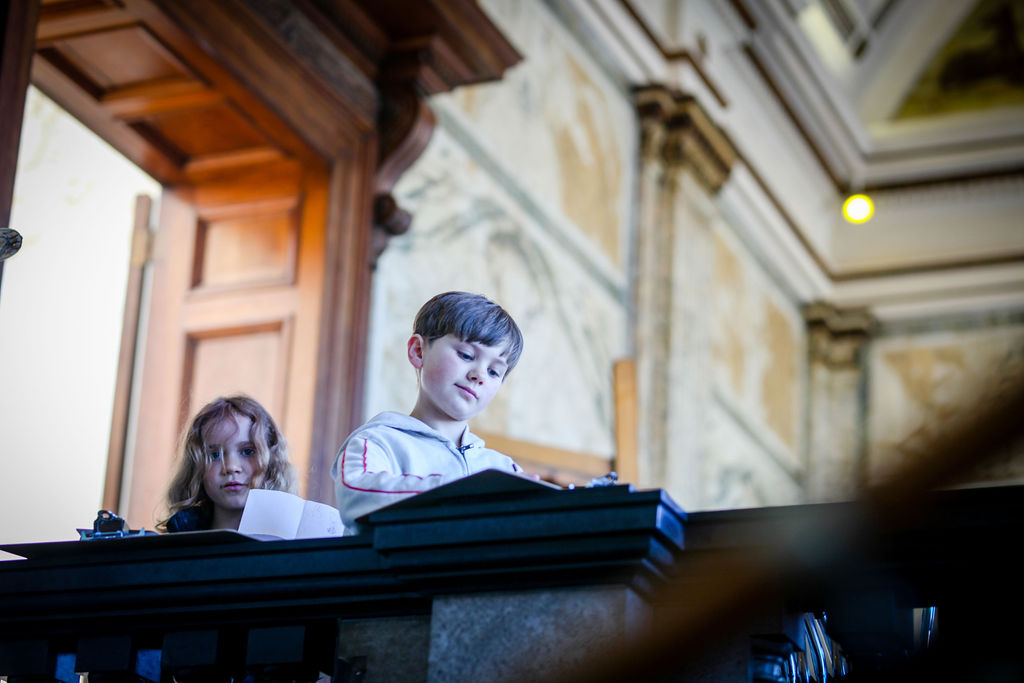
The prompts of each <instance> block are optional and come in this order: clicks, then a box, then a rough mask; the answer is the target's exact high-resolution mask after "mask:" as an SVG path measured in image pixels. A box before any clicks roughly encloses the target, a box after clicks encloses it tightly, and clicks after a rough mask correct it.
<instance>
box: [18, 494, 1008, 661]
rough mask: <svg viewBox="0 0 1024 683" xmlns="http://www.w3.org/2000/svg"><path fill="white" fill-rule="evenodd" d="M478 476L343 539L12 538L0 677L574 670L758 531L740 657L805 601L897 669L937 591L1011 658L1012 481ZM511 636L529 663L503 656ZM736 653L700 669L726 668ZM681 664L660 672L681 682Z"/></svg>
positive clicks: (975, 644) (861, 652) (858, 649)
mask: <svg viewBox="0 0 1024 683" xmlns="http://www.w3.org/2000/svg"><path fill="white" fill-rule="evenodd" d="M484 484H485V485H484V486H483V488H482V491H481V492H478V493H474V492H473V491H472V490H470V489H471V488H472V486H471V485H467V484H463V485H462V488H459V487H455V488H454V489H453V490H451V491H448V492H442V493H440V494H437V495H433V496H430V495H424V496H421V497H419V498H418V499H417V498H414V499H409V500H408V501H407V502H405V503H403V504H400V505H397V506H393V507H391V508H387V509H384V510H380V511H378V512H376V513H374V514H373V515H371V516H370V518H369V521H370V522H371V525H370V529H371V530H370V531H369V532H368V533H365V534H363V535H360V536H356V537H344V538H332V539H314V540H297V541H269V542H268V541H256V540H252V539H248V538H246V537H243V536H239V535H238V534H234V533H231V532H211V533H197V534H180V535H172V536H147V537H133V538H124V539H114V540H107V541H78V542H65V543H41V544H30V545H26V546H17V547H12V546H7V547H6V548H5V549H7V550H8V551H12V552H15V553H21V554H24V555H26V556H28V559H25V560H21V561H10V562H4V563H0V675H8V676H11V677H12V678H11V680H47V678H45V677H47V676H48V677H49V679H48V680H77V677H76V676H74V672H75V671H90V672H92V674H93V675H92V676H91V679H90V680H93V681H99V680H129V679H128V678H124V677H125V676H133V677H135V678H133V679H132V680H159V679H160V678H161V677H163V679H164V680H170V679H169V676H170V675H171V674H173V675H175V676H176V677H177V679H178V680H183V681H184V680H197V681H214V680H227V677H228V676H232V677H234V678H235V680H241V679H243V677H244V676H246V675H248V676H250V680H315V679H316V677H317V676H319V675H320V673H326V674H333V675H334V676H335V677H336V678H337V679H338V680H339V681H340V680H366V681H373V680H385V681H391V680H399V681H401V680H427V679H428V678H429V679H430V680H458V679H460V678H461V679H462V680H470V679H475V680H501V679H502V678H504V679H506V680H511V679H513V678H514V677H516V676H523V675H524V672H526V674H531V673H532V674H539V672H545V673H550V672H551V671H552V668H551V665H550V664H549V663H548V661H547V660H546V659H545V658H546V657H550V658H553V660H557V661H558V662H560V665H561V666H564V667H566V668H565V669H564V670H565V671H567V672H571V671H572V670H573V667H575V666H577V665H579V664H580V662H581V661H583V660H586V659H589V658H593V657H599V656H600V654H601V652H602V647H604V645H606V644H608V643H613V642H616V641H617V639H622V638H632V637H635V636H638V635H640V634H642V633H643V628H644V625H645V624H646V623H648V621H649V618H650V617H651V615H653V614H657V613H658V611H659V610H665V609H685V607H686V604H685V603H686V599H685V597H683V598H682V599H680V597H679V596H680V595H683V596H685V595H686V592H685V591H683V592H682V593H680V591H678V590H675V591H673V592H670V593H668V594H665V593H663V592H662V591H661V590H660V589H661V588H663V587H665V586H667V585H671V586H674V587H677V588H678V586H679V585H684V586H687V585H689V586H690V587H691V588H692V590H694V591H697V590H704V588H705V587H706V586H708V585H710V584H711V583H714V582H715V581H717V580H719V578H720V577H715V576H713V575H708V574H707V573H706V572H702V571H701V565H702V563H703V562H704V560H706V559H707V558H709V557H714V556H716V555H718V554H727V553H744V552H749V551H750V550H751V549H753V548H762V549H764V548H768V549H775V550H779V549H781V550H783V551H785V553H787V555H786V556H787V558H788V562H789V564H788V565H785V567H784V568H785V569H786V571H785V572H783V573H782V574H780V577H779V579H780V581H781V582H782V584H783V585H784V590H783V598H782V600H781V601H780V604H779V605H778V609H777V615H778V617H779V618H778V620H777V621H776V622H775V623H774V625H769V626H768V627H765V628H767V632H766V630H765V628H760V627H759V629H760V630H758V631H757V632H751V631H750V630H749V629H747V630H743V628H739V627H738V628H737V632H736V633H735V634H734V638H733V641H732V642H733V643H734V644H737V645H736V646H737V647H738V648H739V650H738V651H743V650H744V648H745V653H746V654H745V655H744V656H745V657H747V658H749V657H752V656H756V654H757V652H756V650H757V648H756V647H753V649H752V645H751V643H752V642H755V641H756V639H757V638H760V637H763V636H765V635H768V636H771V637H777V638H781V639H782V640H786V639H788V642H790V643H791V645H792V646H793V647H796V648H800V647H801V646H802V645H803V642H802V640H801V638H802V636H801V635H800V633H799V632H798V631H799V628H800V618H801V616H802V615H805V614H807V613H813V614H819V615H827V618H828V631H829V636H831V638H833V639H835V641H836V642H838V643H840V644H841V645H842V648H843V649H844V651H845V653H846V655H847V656H848V657H849V658H850V660H851V661H852V662H853V664H854V672H855V673H856V672H857V671H859V672H861V673H862V674H863V673H864V672H866V671H873V672H874V673H876V674H877V673H879V672H888V671H892V670H895V669H897V668H899V667H901V666H905V665H906V664H907V662H908V661H909V660H910V657H911V656H912V655H913V652H912V651H913V650H914V648H915V647H918V645H915V643H914V633H915V631H914V627H913V624H912V623H910V622H908V620H907V619H908V615H909V614H910V610H911V609H912V608H914V607H917V608H921V607H929V606H937V608H938V614H939V621H940V625H941V628H940V630H939V633H940V634H941V635H942V637H943V638H944V640H943V641H942V642H944V643H945V644H946V646H947V647H946V649H945V653H946V654H947V655H948V654H949V653H951V652H956V653H958V655H960V654H963V653H964V652H967V653H974V652H977V653H982V654H979V655H978V656H984V657H985V658H986V659H985V661H989V662H991V661H997V662H1000V663H1002V664H1005V665H1007V666H1008V667H1011V670H1012V667H1013V666H1017V665H1018V664H1019V663H1020V661H1021V654H1020V650H1021V649H1020V648H1019V647H1018V646H1017V641H1019V639H1020V636H1021V635H1022V628H1021V626H1020V616H1019V615H1020V614H1021V607H1022V606H1024V600H1022V582H1021V580H1020V577H1019V573H1020V569H1019V567H1020V565H1019V562H1018V560H1017V557H1016V556H1017V554H1018V553H1017V544H1018V543H1019V541H1020V539H1021V538H1022V531H1024V487H1004V488H995V489H976V490H964V491H953V492H946V493H942V494H937V495H936V496H935V497H934V499H933V500H932V501H930V502H929V503H928V504H927V505H925V506H922V507H921V509H920V511H919V513H920V514H919V515H918V516H917V517H916V518H915V519H912V520H909V521H906V523H904V524H902V525H901V526H900V527H899V528H886V525H885V522H884V520H866V519H865V518H864V517H863V516H862V515H861V512H862V509H861V508H860V507H859V506H858V505H856V504H853V503H843V504H828V505H803V506H791V507H780V508H761V509H751V510H729V511H719V512H702V513H694V514H690V515H687V514H686V513H684V512H683V511H682V510H681V509H679V507H678V506H677V505H676V504H675V503H674V502H673V501H672V500H671V499H670V498H669V497H668V496H667V495H666V494H665V493H664V492H662V491H635V490H633V489H632V488H631V487H627V486H615V487H608V488H595V489H578V490H573V491H552V490H549V489H546V488H543V487H540V488H531V487H526V488H522V487H519V486H516V487H513V490H508V491H504V492H503V491H502V490H501V485H500V482H498V483H497V484H496V483H495V482H493V481H492V482H490V484H487V482H484ZM467 486H469V487H470V488H469V489H467V488H466V487H467ZM488 486H489V487H490V488H488ZM495 486H497V488H495ZM687 582H689V583H687ZM666 595H668V596H669V597H666ZM761 626H764V622H763V621H762V622H761ZM791 627H792V628H791ZM793 629H795V630H793ZM496 630H497V632H500V633H501V639H502V642H501V646H500V647H494V648H491V647H490V644H491V641H493V640H494V637H493V633H494V632H496ZM367 634H370V635H367ZM489 634H490V635H489ZM371 636H372V637H371ZM389 639H390V640H389ZM752 639H753V640H752ZM538 641H542V643H543V647H540V646H538ZM389 648H390V649H389ZM509 651H511V652H516V653H520V654H523V653H526V652H530V653H535V656H534V657H533V660H534V661H517V662H514V663H513V664H509V662H507V661H503V659H502V656H503V655H502V653H507V652H509ZM710 652H712V656H713V654H714V651H710ZM732 654H736V652H733V653H732ZM741 654H742V652H741ZM965 656H966V655H965ZM971 656H973V654H971ZM504 658H505V659H507V654H505V655H504ZM521 659H522V658H521ZM396 660H402V661H400V662H399V661H396ZM737 661H739V662H740V664H736V665H735V666H734V667H733V669H728V668H727V667H725V668H722V669H721V671H720V673H721V676H720V677H719V678H715V677H711V678H707V677H705V678H704V680H735V678H729V676H731V675H732V674H735V673H736V668H735V667H736V666H740V665H742V666H745V665H743V664H742V662H743V659H742V658H740V659H739V660H737ZM972 661H973V660H970V659H965V658H963V657H959V656H958V657H957V658H956V659H954V660H952V664H953V665H954V666H962V667H970V666H971V665H972ZM399 664H401V666H399ZM706 664H707V663H706ZM510 666H511V667H512V668H511V669H510V668H509V667H510ZM530 666H532V667H534V668H532V669H531V668H529V667H530ZM515 667H519V668H518V669H516V668H515ZM523 667H527V668H523ZM685 669H686V667H685V666H684V667H682V668H681V670H680V673H679V674H678V675H677V676H676V677H675V678H673V679H672V680H680V681H682V680H693V678H692V677H691V678H687V676H688V674H687V673H686V671H685ZM714 669H715V665H714V663H710V664H707V666H706V667H705V669H704V671H705V673H706V672H707V671H708V670H714ZM1021 670H1022V671H1024V669H1021ZM727 674H728V675H727ZM18 676H23V677H25V678H22V679H18V678H17V677H18ZM28 676H33V677H34V678H27V677H28ZM119 676H120V677H121V678H118V677H119ZM565 680H572V677H571V675H569V676H567V677H566V679H565ZM764 680H768V679H764ZM851 680H854V679H851Z"/></svg>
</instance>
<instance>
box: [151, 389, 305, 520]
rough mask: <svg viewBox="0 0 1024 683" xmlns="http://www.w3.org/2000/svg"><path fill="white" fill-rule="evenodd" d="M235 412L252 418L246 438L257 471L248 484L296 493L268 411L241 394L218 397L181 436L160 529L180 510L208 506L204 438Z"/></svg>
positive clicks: (291, 471) (207, 460) (285, 447)
mask: <svg viewBox="0 0 1024 683" xmlns="http://www.w3.org/2000/svg"><path fill="white" fill-rule="evenodd" d="M235 415H238V416H242V417H248V418H249V419H250V420H252V427H251V428H250V430H249V440H250V441H252V445H253V448H255V449H256V473H255V474H254V475H253V477H252V481H251V482H250V487H251V488H259V489H270V490H272V491H287V492H288V493H294V492H295V491H294V488H295V473H294V470H295V468H294V467H293V466H292V464H291V462H289V460H288V444H287V443H286V442H285V440H284V436H283V435H282V434H281V430H279V429H278V428H277V425H276V424H275V423H274V419H273V418H272V417H270V414H269V413H268V412H267V411H266V410H265V409H264V408H263V406H261V405H260V404H259V403H258V402H257V401H255V400H253V399H252V398H250V397H248V396H245V395H242V394H239V395H236V396H227V397H221V398H217V399H215V400H213V401H211V402H209V403H207V404H206V405H205V406H203V408H202V410H200V411H199V412H198V413H196V415H195V417H193V418H192V421H191V422H190V423H189V425H188V426H187V427H186V428H185V431H184V433H183V434H182V436H181V459H180V460H179V462H178V469H177V472H175V474H174V478H173V479H172V480H171V485H170V486H169V487H168V489H167V507H168V514H167V517H165V518H164V519H162V520H161V521H160V522H158V523H157V525H156V527H157V529H159V530H160V531H166V530H167V522H168V520H170V518H171V517H173V516H174V515H175V514H176V513H177V512H179V511H180V510H184V509H186V508H191V507H193V506H197V505H198V506H200V507H203V506H206V507H209V506H210V505H211V502H210V498H209V496H207V494H206V489H205V488H204V487H203V476H204V474H205V473H206V467H207V465H208V464H209V463H210V455H209V448H208V447H207V443H208V440H207V437H208V435H209V434H210V433H211V432H212V431H213V430H214V428H215V427H216V426H217V425H219V424H220V423H221V422H222V421H224V420H233V419H234V416H235Z"/></svg>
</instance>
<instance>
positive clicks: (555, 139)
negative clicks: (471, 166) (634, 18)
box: [434, 0, 638, 271]
mask: <svg viewBox="0 0 1024 683" xmlns="http://www.w3.org/2000/svg"><path fill="white" fill-rule="evenodd" d="M481 5H482V6H483V8H484V10H485V11H486V12H487V13H488V15H490V17H491V19H492V20H493V21H494V22H495V24H497V25H498V27H499V28H500V29H501V30H502V32H503V33H504V34H505V35H506V36H508V38H509V40H510V41H511V42H512V43H513V44H514V45H515V46H516V48H517V49H518V50H519V52H520V54H522V55H523V61H522V62H521V63H520V64H518V65H516V66H515V67H513V68H512V69H510V70H509V71H508V72H506V74H505V76H504V78H503V79H502V80H501V81H499V82H496V83H487V84H481V85H476V86H470V87H464V88H459V89H458V90H456V91H455V92H453V93H451V94H446V95H440V96H438V97H436V98H435V99H434V102H435V104H436V105H438V106H439V107H451V108H454V109H457V110H458V111H459V112H460V114H461V116H462V117H463V118H464V119H465V120H466V121H467V122H468V126H469V127H470V128H471V130H472V134H473V136H474V137H475V138H476V140H477V143H478V144H479V145H481V146H482V147H483V148H484V149H486V150H487V154H488V155H489V156H490V157H492V158H493V159H495V160H498V162H499V163H501V164H502V165H503V166H504V167H505V168H506V169H507V171H508V173H509V174H510V175H511V176H512V177H514V178H515V179H516V181H517V182H518V183H520V184H521V185H522V186H523V188H524V189H525V191H526V193H527V194H529V195H531V196H532V197H534V198H535V200H536V201H537V202H538V203H539V204H541V205H544V206H546V207H548V210H550V211H552V212H554V213H557V214H558V215H559V216H561V217H563V219H564V220H565V221H567V222H568V223H571V224H572V225H574V226H575V228H576V230H578V231H579V233H580V234H581V235H582V236H583V237H584V238H585V240H586V241H587V242H588V243H589V244H591V245H592V246H594V247H595V252H597V253H599V254H600V255H601V256H600V257H601V258H603V259H605V260H607V262H608V264H609V265H610V267H612V268H614V269H617V270H619V271H621V270H623V269H624V268H625V267H626V263H627V261H628V256H629V252H628V245H629V234H628V233H629V225H630V216H631V202H632V186H633V177H634V174H635V163H634V159H635V154H636V145H637V139H638V132H637V123H636V117H635V115H634V112H633V108H632V100H631V98H630V97H629V95H628V93H625V92H624V91H622V90H621V89H620V88H619V87H618V86H616V85H615V84H614V83H613V82H612V81H611V80H610V79H609V78H608V77H607V76H606V75H605V74H604V73H603V72H602V71H601V69H600V68H599V67H598V65H597V64H596V63H595V62H594V60H593V59H592V58H591V57H590V56H589V55H588V54H587V53H586V52H585V51H584V49H583V48H581V47H580V45H579V44H578V43H577V42H576V40H575V39H574V38H573V37H572V36H571V35H570V34H569V32H568V31H567V30H566V29H565V28H564V27H563V26H562V24H561V23H560V22H559V20H558V18H557V17H555V16H554V15H553V14H552V13H551V11H550V9H548V8H547V7H546V6H545V5H544V4H543V3H540V2H533V1H530V0H485V1H484V2H482V3H481Z"/></svg>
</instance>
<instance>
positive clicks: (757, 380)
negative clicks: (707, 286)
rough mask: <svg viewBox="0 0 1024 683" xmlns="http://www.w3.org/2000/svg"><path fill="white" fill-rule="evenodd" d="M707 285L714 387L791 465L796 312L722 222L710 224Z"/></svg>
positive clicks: (801, 349) (798, 392) (799, 374)
mask: <svg viewBox="0 0 1024 683" xmlns="http://www.w3.org/2000/svg"><path fill="white" fill-rule="evenodd" d="M712 287H713V291H712V293H711V305H712V309H713V332H712V334H713V343H712V349H713V360H714V369H713V373H714V383H715V387H716V390H717V391H718V392H720V393H721V394H722V395H724V396H726V397H727V398H728V400H729V403H730V404H731V405H734V406H736V410H737V413H738V414H739V415H742V416H743V417H744V419H746V420H747V421H749V422H750V424H751V428H753V429H755V430H757V431H761V430H764V431H766V432H768V434H767V436H766V438H772V439H774V440H777V441H778V443H779V444H780V445H781V447H782V448H781V449H780V450H782V451H783V452H786V453H788V456H787V457H788V459H789V461H790V462H789V464H790V465H791V466H794V467H797V466H799V465H800V463H801V461H802V458H801V457H800V453H802V447H803V443H804V434H803V431H802V424H803V420H802V415H803V411H802V406H803V405H804V403H805V400H806V399H805V396H806V373H805V365H806V363H805V356H806V352H805V350H806V348H807V341H806V332H805V330H804V326H803V321H802V318H801V317H800V314H799V312H798V311H797V309H796V306H795V305H794V304H793V303H792V302H791V301H789V300H788V299H787V298H786V297H785V296H783V295H782V293H781V292H780V291H779V289H778V287H777V286H776V285H775V284H774V283H773V282H772V281H771V280H770V278H769V277H768V276H767V274H766V273H765V272H764V270H763V269H762V268H761V267H760V265H759V264H758V262H757V261H756V260H755V259H754V258H753V256H752V255H750V254H749V253H748V252H747V251H746V250H745V249H744V247H743V245H742V244H740V242H739V241H738V240H737V239H736V237H735V236H734V235H733V234H732V232H731V231H730V230H729V229H728V227H727V226H724V225H722V224H719V225H718V226H716V229H715V231H714V264H713V280H712Z"/></svg>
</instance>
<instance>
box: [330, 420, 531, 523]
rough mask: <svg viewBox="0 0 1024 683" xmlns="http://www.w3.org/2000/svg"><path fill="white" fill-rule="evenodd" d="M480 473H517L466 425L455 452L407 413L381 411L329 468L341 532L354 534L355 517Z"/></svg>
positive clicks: (349, 440) (347, 442)
mask: <svg viewBox="0 0 1024 683" xmlns="http://www.w3.org/2000/svg"><path fill="white" fill-rule="evenodd" d="M486 469H498V470H503V471H505V472H522V471H523V470H522V468H521V467H519V466H518V465H516V464H515V463H514V462H513V461H512V458H510V457H508V456H507V455H504V454H502V453H499V452H498V451H494V450H491V449H490V448H485V447H484V442H483V439H481V438H480V437H478V436H476V435H475V434H473V433H472V432H470V431H469V427H467V428H466V431H465V432H463V434H462V447H461V448H459V447H458V446H456V445H455V444H454V443H452V442H451V440H449V439H448V438H447V437H445V436H443V435H442V434H441V433H440V432H438V431H436V430H434V429H432V428H431V427H429V426H427V425H426V424H424V423H423V422H421V421H420V420H417V419H416V418H414V417H412V416H410V415H403V414H402V413H393V412H385V413H381V414H379V415H377V416H376V417H374V418H373V419H372V420H370V421H369V422H367V423H366V424H364V425H363V426H362V427H360V428H359V429H357V430H355V431H354V432H352V434H350V435H349V437H348V438H347V439H346V440H345V443H344V444H342V446H341V450H340V451H339V452H338V457H337V458H336V459H335V461H334V466H333V467H332V468H331V476H332V477H333V478H334V494H335V496H336V499H337V503H338V510H339V511H340V512H341V520H342V522H344V524H345V534H346V535H352V534H357V533H359V531H360V528H359V525H358V524H357V523H356V521H355V520H356V519H357V518H358V517H361V516H363V515H365V514H368V513H370V512H373V511H374V510H377V509H379V508H382V507H384V506H385V505H390V504H391V503H397V502H398V501H400V500H403V499H404V498H408V497H409V496H412V495H415V494H417V493H422V492H423V491H427V490H429V489H432V488H436V487H438V486H441V485H442V484H447V483H449V482H453V481H455V480H456V479H461V478H462V477H466V476H469V475H470V474H473V473H475V472H480V471H482V470H486Z"/></svg>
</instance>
